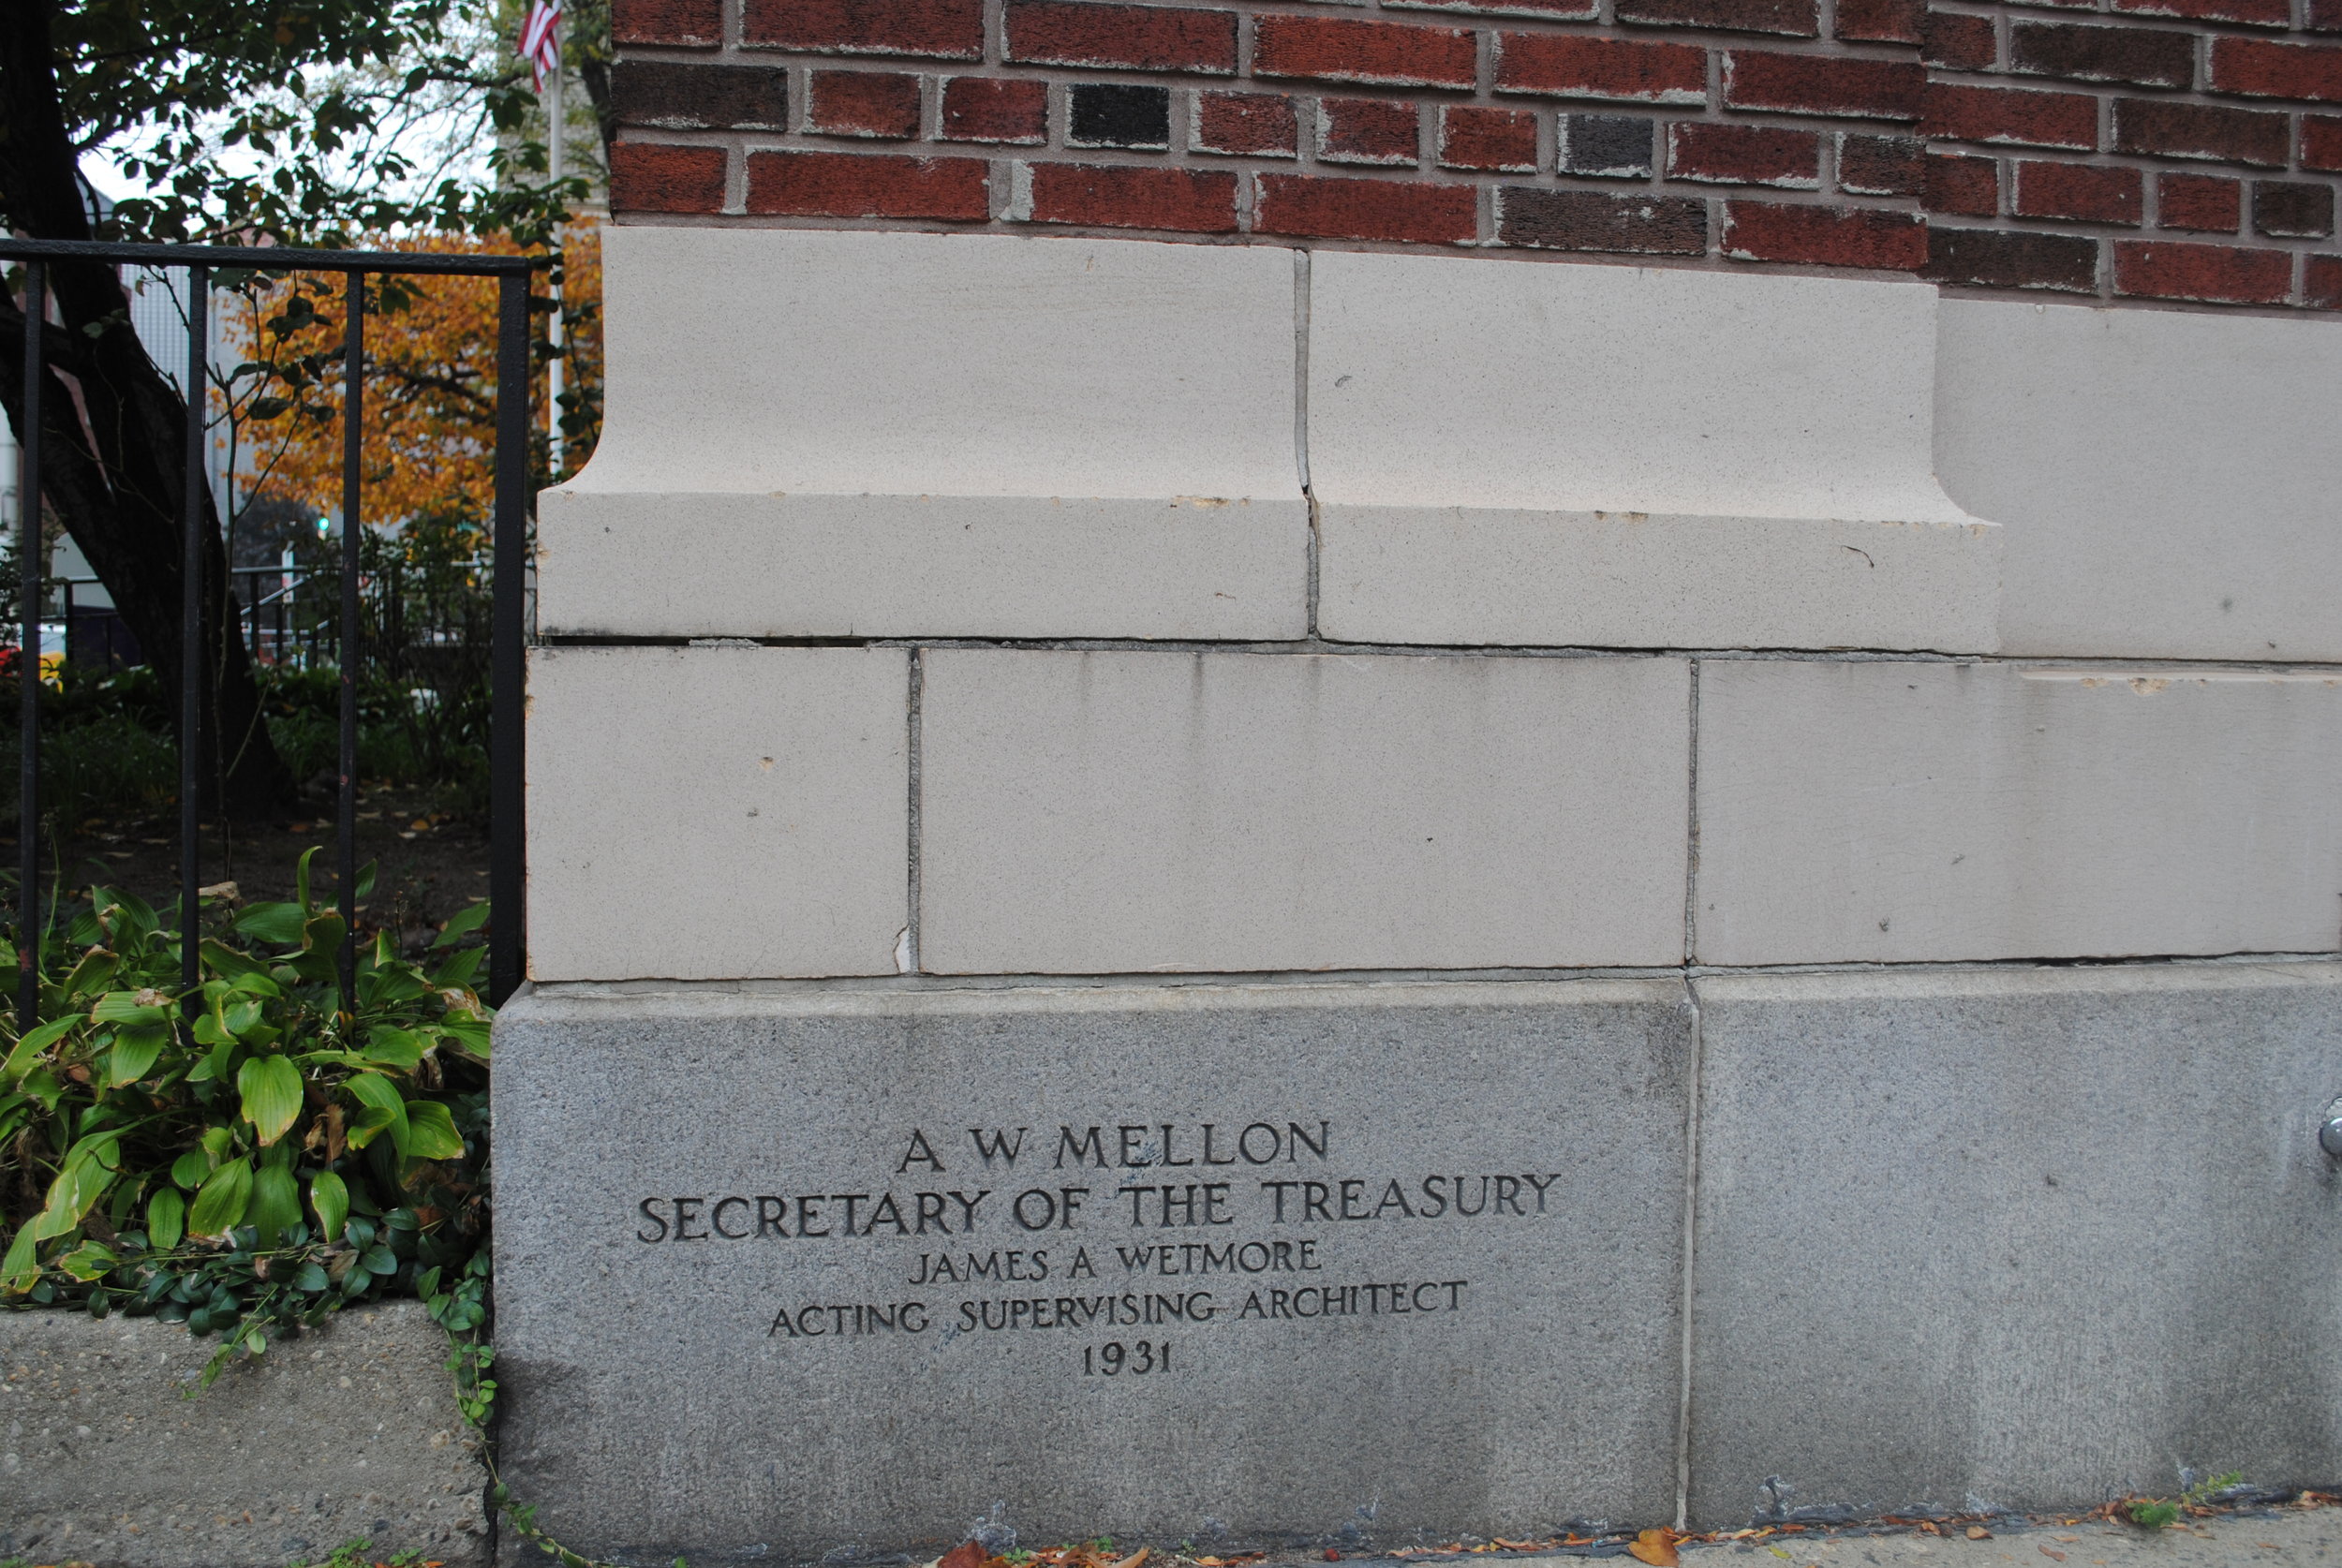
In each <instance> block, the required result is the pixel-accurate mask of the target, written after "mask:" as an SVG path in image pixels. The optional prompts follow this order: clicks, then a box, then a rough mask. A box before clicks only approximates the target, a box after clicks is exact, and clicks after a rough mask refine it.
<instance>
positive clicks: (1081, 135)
mask: <svg viewBox="0 0 2342 1568" xmlns="http://www.w3.org/2000/svg"><path fill="white" fill-rule="evenodd" d="M1067 96H1068V97H1069V98H1070V99H1071V100H1072V104H1073V113H1072V116H1071V123H1070V124H1069V125H1068V126H1067V127H1066V137H1065V140H1066V141H1068V142H1069V143H1070V144H1072V145H1074V146H1075V147H1146V148H1153V149H1161V148H1164V147H1168V146H1170V145H1171V89H1170V88H1168V87H1126V86H1122V85H1120V84H1119V83H1106V82H1089V81H1085V82H1081V83H1079V84H1077V85H1075V86H1074V87H1072V88H1069V89H1068V90H1067Z"/></svg>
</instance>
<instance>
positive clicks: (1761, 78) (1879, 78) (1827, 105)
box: [1724, 49, 1927, 120]
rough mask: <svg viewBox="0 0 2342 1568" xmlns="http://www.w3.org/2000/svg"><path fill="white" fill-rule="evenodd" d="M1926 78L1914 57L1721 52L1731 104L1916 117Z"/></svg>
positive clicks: (1874, 116)
mask: <svg viewBox="0 0 2342 1568" xmlns="http://www.w3.org/2000/svg"><path fill="white" fill-rule="evenodd" d="M1926 82H1927V78H1926V73H1925V70H1924V69H1923V67H1920V64H1919V63H1918V62H1917V61H1904V60H1859V59H1852V58H1848V57H1845V56H1843V55H1829V54H1774V53H1767V52H1762V51H1757V50H1740V49H1736V50H1733V51H1732V52H1729V53H1727V55H1726V56H1725V57H1724V101H1725V103H1726V104H1727V106H1729V107H1730V108H1733V109H1769V110H1771V111H1774V112H1775V113H1779V114H1829V115H1833V116H1834V115H1851V116H1858V117H1860V118H1865V119H1877V120H1916V119H1918V118H1919V117H1920V93H1921V92H1922V90H1923V89H1924V88H1925V86H1926Z"/></svg>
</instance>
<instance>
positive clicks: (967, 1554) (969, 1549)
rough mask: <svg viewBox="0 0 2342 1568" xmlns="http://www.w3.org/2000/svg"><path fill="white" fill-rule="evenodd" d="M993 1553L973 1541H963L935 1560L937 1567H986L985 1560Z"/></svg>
mask: <svg viewBox="0 0 2342 1568" xmlns="http://www.w3.org/2000/svg"><path fill="white" fill-rule="evenodd" d="M991 1555H992V1554H991V1553H990V1552H987V1551H986V1550H985V1549H984V1548H983V1547H982V1546H977V1545H976V1544H975V1543H974V1542H973V1541H962V1542H961V1543H960V1544H959V1545H958V1546H954V1547H953V1548H952V1549H951V1550H950V1551H947V1552H945V1553H944V1554H943V1555H942V1556H941V1557H939V1558H937V1559H936V1560H935V1568H984V1562H985V1560H986V1558H988V1557H990V1556H991Z"/></svg>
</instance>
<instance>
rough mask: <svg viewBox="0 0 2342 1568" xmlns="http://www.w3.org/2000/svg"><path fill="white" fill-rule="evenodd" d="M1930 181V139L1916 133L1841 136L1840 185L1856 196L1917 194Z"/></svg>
mask: <svg viewBox="0 0 2342 1568" xmlns="http://www.w3.org/2000/svg"><path fill="white" fill-rule="evenodd" d="M1926 185H1927V143H1926V142H1924V141H1920V139H1919V138H1918V137H1916V136H1857V135H1856V134H1854V133H1853V132H1851V131H1848V132H1846V133H1845V134H1844V135H1842V136H1840V137H1839V138H1838V188H1839V189H1840V190H1842V191H1845V192H1847V193H1848V194H1850V195H1854V196H1917V195H1919V194H1920V191H1921V190H1923V189H1925V188H1926Z"/></svg>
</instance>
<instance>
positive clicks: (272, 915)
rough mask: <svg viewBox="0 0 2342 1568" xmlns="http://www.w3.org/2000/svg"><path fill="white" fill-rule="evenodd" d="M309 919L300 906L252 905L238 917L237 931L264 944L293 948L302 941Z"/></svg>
mask: <svg viewBox="0 0 2342 1568" xmlns="http://www.w3.org/2000/svg"><path fill="white" fill-rule="evenodd" d="M307 919H308V916H306V915H305V914H304V913H303V912H302V909H301V906H300V905H298V904H252V905H248V906H246V907H245V910H244V912H243V913H242V914H239V915H238V916H236V929H237V930H239V931H241V932H243V933H244V934H245V936H247V937H257V938H259V939H260V940H261V941H264V942H274V943H275V944H276V945H277V946H279V947H291V946H293V945H294V944H295V943H297V942H299V941H300V940H301V928H302V926H303V925H304V924H305V923H306V921H307Z"/></svg>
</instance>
